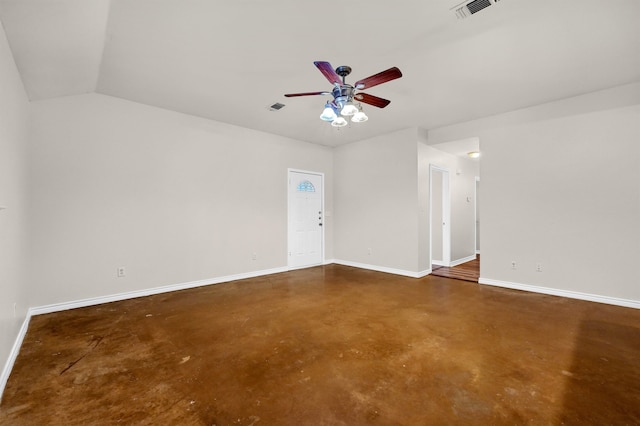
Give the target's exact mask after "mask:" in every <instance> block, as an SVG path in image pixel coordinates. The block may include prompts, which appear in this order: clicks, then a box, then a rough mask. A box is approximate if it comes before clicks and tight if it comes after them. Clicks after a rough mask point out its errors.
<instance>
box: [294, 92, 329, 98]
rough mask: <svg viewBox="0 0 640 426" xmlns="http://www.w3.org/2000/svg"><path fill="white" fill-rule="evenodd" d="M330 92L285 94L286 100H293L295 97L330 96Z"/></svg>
mask: <svg viewBox="0 0 640 426" xmlns="http://www.w3.org/2000/svg"><path fill="white" fill-rule="evenodd" d="M330 94H331V92H305V93H287V94H286V95H285V96H286V97H287V98H293V97H296V96H313V95H330Z"/></svg>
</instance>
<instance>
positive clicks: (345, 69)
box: [336, 65, 351, 79]
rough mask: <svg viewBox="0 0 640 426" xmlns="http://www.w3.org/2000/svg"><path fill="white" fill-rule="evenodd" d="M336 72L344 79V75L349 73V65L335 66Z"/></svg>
mask: <svg viewBox="0 0 640 426" xmlns="http://www.w3.org/2000/svg"><path fill="white" fill-rule="evenodd" d="M336 74H338V75H339V76H340V77H342V78H343V79H344V78H345V77H346V76H348V75H349V74H351V67H348V66H346V65H340V66H339V67H338V68H336Z"/></svg>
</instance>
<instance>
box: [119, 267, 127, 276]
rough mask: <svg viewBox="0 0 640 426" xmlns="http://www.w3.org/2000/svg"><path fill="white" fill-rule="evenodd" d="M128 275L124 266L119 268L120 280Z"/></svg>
mask: <svg viewBox="0 0 640 426" xmlns="http://www.w3.org/2000/svg"><path fill="white" fill-rule="evenodd" d="M125 275H126V271H125V270H124V266H121V267H119V268H118V278H122V277H124V276H125Z"/></svg>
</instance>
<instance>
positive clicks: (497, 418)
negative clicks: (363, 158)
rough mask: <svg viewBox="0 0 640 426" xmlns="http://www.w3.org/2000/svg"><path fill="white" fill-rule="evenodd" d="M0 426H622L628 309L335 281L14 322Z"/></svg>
mask: <svg viewBox="0 0 640 426" xmlns="http://www.w3.org/2000/svg"><path fill="white" fill-rule="evenodd" d="M0 424H3V425H4V424H11V425H93V424H107V425H113V424H141V425H174V424H176V425H254V426H256V425H258V426H259V425H367V424H372V425H376V424H378V425H440V424H462V425H499V424H509V425H520V424H534V425H559V424H576V425H578V424H579V425H584V424H589V425H632V424H636V425H637V424H640V310H634V309H628V308H622V307H615V306H609V305H603V304H597V303H590V302H584V301H578V300H570V299H564V298H559V297H552V296H545V295H539V294H531V293H525V292H519V291H513V290H506V289H499V288H494V287H489V286H482V285H478V284H476V283H471V282H465V281H458V280H452V279H447V278H440V277H426V278H423V279H413V278H403V277H398V276H394V275H389V274H384V273H377V272H371V271H364V270H359V269H355V268H349V267H344V266H338V265H330V266H325V267H317V268H311V269H307V270H300V271H294V272H289V273H282V274H276V275H271V276H267V277H262V278H256V279H249V280H243V281H237V282H232V283H226V284H219V285H213V286H208V287H201V288H197V289H192V290H185V291H180V292H174V293H166V294H160V295H155V296H150V297H145V298H139V299H133V300H127V301H123V302H116V303H111V304H105V305H100V306H94V307H89V308H83V309H76V310H71V311H66V312H60V313H55V314H49V315H41V316H36V317H34V318H33V319H32V321H31V324H30V327H29V331H28V333H27V335H26V338H25V340H24V344H23V346H22V349H21V352H20V355H19V356H18V359H17V361H16V364H15V367H14V369H13V372H12V375H11V377H10V379H9V382H8V384H7V387H6V390H5V393H4V396H3V399H2V403H1V405H0Z"/></svg>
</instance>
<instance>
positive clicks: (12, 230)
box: [0, 25, 29, 390]
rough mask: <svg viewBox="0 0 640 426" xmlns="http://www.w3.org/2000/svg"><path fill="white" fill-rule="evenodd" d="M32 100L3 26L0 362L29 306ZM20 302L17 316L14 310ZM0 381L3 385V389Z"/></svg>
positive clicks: (0, 68) (0, 33)
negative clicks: (28, 267)
mask: <svg viewBox="0 0 640 426" xmlns="http://www.w3.org/2000/svg"><path fill="white" fill-rule="evenodd" d="M28 116H29V102H28V100H27V96H26V93H25V91H24V88H23V85H22V81H21V80H20V76H19V75H18V71H17V68H16V65H15V63H14V61H13V56H12V54H11V51H10V49H9V45H8V43H7V38H6V36H5V33H4V30H3V29H2V26H1V25H0V206H2V207H6V209H3V210H0V366H2V365H4V364H5V362H6V360H7V359H8V356H9V352H10V351H11V347H12V345H13V343H14V342H15V340H16V336H17V335H18V331H19V329H20V326H21V324H22V322H23V321H24V318H25V316H26V311H27V308H28V307H29V298H28V288H27V286H28V279H27V276H26V270H27V269H26V250H27V246H26V244H27V230H28V227H27V222H26V221H27V212H26V207H27V206H26V193H27V180H26V174H27V172H26V170H27V163H26V160H27V154H26V149H27V141H28ZM14 303H15V304H16V315H14ZM3 385H4V384H3V383H0V390H1V389H2V388H3Z"/></svg>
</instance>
